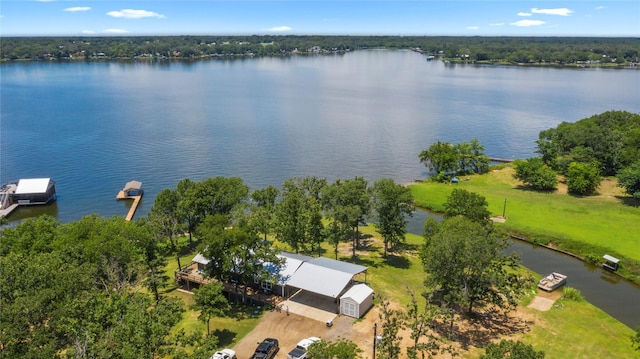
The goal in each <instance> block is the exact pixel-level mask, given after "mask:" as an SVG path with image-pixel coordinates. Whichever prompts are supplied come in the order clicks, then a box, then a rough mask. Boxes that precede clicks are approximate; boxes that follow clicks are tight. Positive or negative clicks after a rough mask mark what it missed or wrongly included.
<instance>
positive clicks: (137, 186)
mask: <svg viewBox="0 0 640 359" xmlns="http://www.w3.org/2000/svg"><path fill="white" fill-rule="evenodd" d="M122 191H123V192H124V195H125V197H133V196H141V195H142V182H140V181H129V182H127V184H125V185H124V189H123V190H122Z"/></svg>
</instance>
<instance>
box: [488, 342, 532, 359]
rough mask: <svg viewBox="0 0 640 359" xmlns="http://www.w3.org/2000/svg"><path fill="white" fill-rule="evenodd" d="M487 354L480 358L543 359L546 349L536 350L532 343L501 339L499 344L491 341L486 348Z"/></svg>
mask: <svg viewBox="0 0 640 359" xmlns="http://www.w3.org/2000/svg"><path fill="white" fill-rule="evenodd" d="M485 352H486V353H485V354H484V355H481V356H480V359H503V358H521V359H542V358H544V351H535V350H534V349H533V347H532V346H531V345H530V344H525V343H523V342H521V341H517V342H514V341H512V340H504V339H503V340H501V341H500V343H499V344H494V343H489V344H488V345H487V347H486V348H485Z"/></svg>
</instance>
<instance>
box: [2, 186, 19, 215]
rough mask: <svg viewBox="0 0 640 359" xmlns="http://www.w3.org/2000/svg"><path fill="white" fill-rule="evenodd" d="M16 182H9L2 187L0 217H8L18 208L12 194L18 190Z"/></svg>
mask: <svg viewBox="0 0 640 359" xmlns="http://www.w3.org/2000/svg"><path fill="white" fill-rule="evenodd" d="M16 188H17V186H16V184H15V183H7V184H6V185H4V186H2V188H0V218H4V217H7V216H9V215H10V214H11V212H13V211H14V210H15V209H16V208H18V203H12V200H11V196H13V194H14V193H15V192H16Z"/></svg>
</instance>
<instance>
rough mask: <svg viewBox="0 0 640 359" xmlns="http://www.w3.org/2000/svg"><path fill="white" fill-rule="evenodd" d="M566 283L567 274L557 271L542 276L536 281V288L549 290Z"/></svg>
mask: <svg viewBox="0 0 640 359" xmlns="http://www.w3.org/2000/svg"><path fill="white" fill-rule="evenodd" d="M566 283H567V276H566V275H564V274H560V273H558V272H553V273H551V274H549V275H548V276H546V277H543V278H542V279H540V281H539V282H538V288H540V289H542V290H546V291H547V292H551V291H552V290H556V289H558V288H560V287H562V286H563V285H565V284H566Z"/></svg>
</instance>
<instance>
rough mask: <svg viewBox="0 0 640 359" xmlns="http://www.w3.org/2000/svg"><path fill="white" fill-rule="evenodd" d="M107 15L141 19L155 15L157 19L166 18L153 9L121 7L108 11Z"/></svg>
mask: <svg viewBox="0 0 640 359" xmlns="http://www.w3.org/2000/svg"><path fill="white" fill-rule="evenodd" d="M107 15H109V16H113V17H122V18H125V19H142V18H144V17H157V18H159V19H164V18H166V16H164V15H162V14H158V13H157V12H154V11H148V10H134V9H122V10H120V11H109V12H108V13H107Z"/></svg>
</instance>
